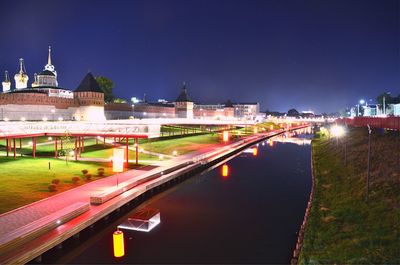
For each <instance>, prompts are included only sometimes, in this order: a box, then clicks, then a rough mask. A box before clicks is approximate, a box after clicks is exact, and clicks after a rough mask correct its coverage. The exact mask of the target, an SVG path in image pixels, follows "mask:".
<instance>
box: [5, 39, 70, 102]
mask: <svg viewBox="0 0 400 265" xmlns="http://www.w3.org/2000/svg"><path fill="white" fill-rule="evenodd" d="M14 81H15V88H12V86H11V81H10V78H9V75H8V71H5V78H4V81H3V82H2V85H3V92H4V93H7V92H12V91H19V90H27V89H35V90H39V91H45V92H47V93H48V94H49V96H55V97H66V98H71V97H72V92H71V91H70V90H66V89H61V88H59V87H58V81H57V71H56V70H55V67H54V65H53V64H52V62H51V47H50V46H49V54H48V58H47V64H46V65H45V67H44V69H43V71H41V72H40V73H39V74H37V73H35V74H34V77H33V82H32V84H31V86H29V84H28V81H29V76H28V74H27V72H26V69H25V64H24V59H22V58H21V59H19V72H18V73H16V74H15V75H14Z"/></svg>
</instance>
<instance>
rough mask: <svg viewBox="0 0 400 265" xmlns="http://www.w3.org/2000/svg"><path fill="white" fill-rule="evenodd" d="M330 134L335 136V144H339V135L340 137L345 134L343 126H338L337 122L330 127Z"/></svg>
mask: <svg viewBox="0 0 400 265" xmlns="http://www.w3.org/2000/svg"><path fill="white" fill-rule="evenodd" d="M330 134H331V135H332V136H334V137H336V146H338V145H339V137H342V136H343V135H344V134H345V130H344V128H343V126H339V125H337V124H335V125H333V126H332V127H331V132H330Z"/></svg>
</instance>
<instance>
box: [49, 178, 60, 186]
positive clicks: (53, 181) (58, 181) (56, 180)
mask: <svg viewBox="0 0 400 265" xmlns="http://www.w3.org/2000/svg"><path fill="white" fill-rule="evenodd" d="M51 183H53V184H54V185H58V184H59V183H60V180H59V179H53V180H52V181H51Z"/></svg>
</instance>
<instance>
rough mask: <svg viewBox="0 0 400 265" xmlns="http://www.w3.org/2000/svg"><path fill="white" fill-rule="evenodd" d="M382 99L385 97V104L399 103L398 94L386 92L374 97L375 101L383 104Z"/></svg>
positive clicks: (399, 97)
mask: <svg viewBox="0 0 400 265" xmlns="http://www.w3.org/2000/svg"><path fill="white" fill-rule="evenodd" d="M383 99H385V105H387V104H399V103H400V95H398V96H397V97H396V96H393V97H392V95H391V94H390V93H388V92H386V93H382V94H380V95H379V96H377V97H376V103H377V104H379V105H381V106H383Z"/></svg>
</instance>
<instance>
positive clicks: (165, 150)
mask: <svg viewBox="0 0 400 265" xmlns="http://www.w3.org/2000/svg"><path fill="white" fill-rule="evenodd" d="M219 142H220V135H219V134H217V133H214V134H204V135H196V136H187V137H182V138H175V139H167V140H163V139H159V140H157V141H154V142H152V141H149V142H147V143H144V144H141V145H139V148H143V149H145V150H148V151H151V152H156V153H162V154H167V155H172V152H173V151H177V153H178V155H182V154H186V153H190V152H193V151H196V150H198V149H199V148H204V147H208V146H210V145H213V144H216V143H219Z"/></svg>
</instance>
